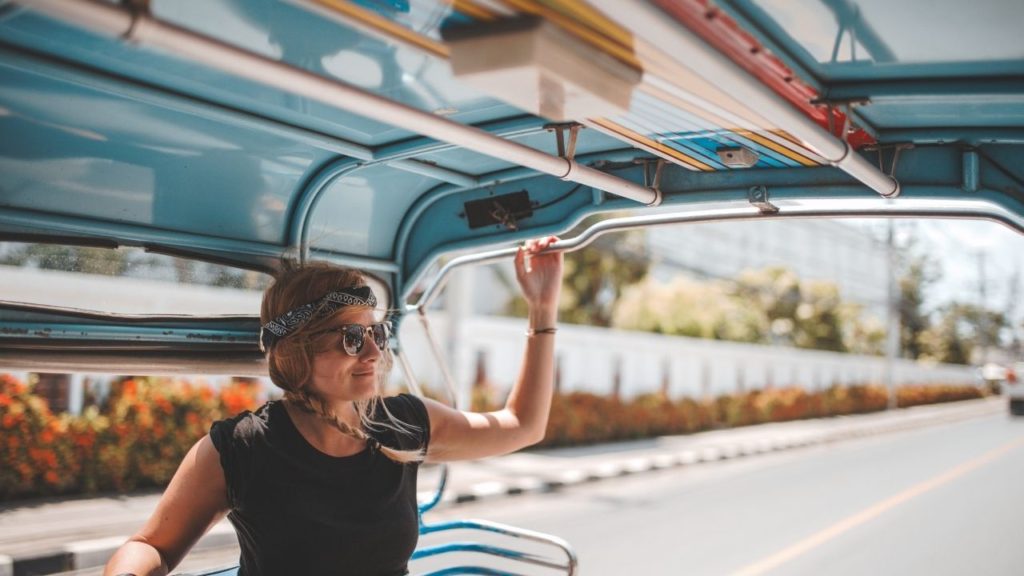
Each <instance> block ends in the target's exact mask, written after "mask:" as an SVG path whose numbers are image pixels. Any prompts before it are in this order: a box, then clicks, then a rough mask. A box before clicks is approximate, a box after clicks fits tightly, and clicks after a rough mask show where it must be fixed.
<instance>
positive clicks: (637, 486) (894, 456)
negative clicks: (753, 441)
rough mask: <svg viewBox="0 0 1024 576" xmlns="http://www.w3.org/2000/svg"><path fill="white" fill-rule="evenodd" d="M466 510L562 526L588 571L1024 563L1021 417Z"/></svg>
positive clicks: (915, 568) (948, 569)
mask: <svg viewBox="0 0 1024 576" xmlns="http://www.w3.org/2000/svg"><path fill="white" fill-rule="evenodd" d="M457 512H458V515H459V516H463V517H465V516H478V517H487V518H490V519H493V520H496V521H500V522H506V523H510V524H515V525H520V526H524V527H528V528H531V529H534V530H539V531H542V532H549V533H553V534H558V535H559V536H561V537H563V538H565V539H566V540H568V541H569V542H570V543H572V544H573V546H574V547H575V548H576V550H577V552H578V555H579V558H580V568H581V574H584V575H586V576H599V575H622V574H637V575H639V574H644V575H654V574H665V575H683V574H686V575H703V574H709V575H719V574H742V575H744V576H754V575H760V574H772V575H795V574H814V575H818V574H829V575H858V576H860V575H864V574H872V575H878V576H883V575H889V574H891V575H900V576H903V575H907V574H929V575H933V576H940V575H950V576H953V575H957V576H959V575H963V574H986V575H1002V574H1005V575H1015V574H1022V573H1024V419H1017V420H1010V419H1008V418H1007V417H1005V416H1002V415H999V416H992V417H986V418H983V419H975V420H971V421H967V422H961V423H957V424H952V425H948V426H943V427H933V428H927V429H923V430H918V431H913V432H905V433H900V434H889V435H884V436H879V437H874V438H870V439H866V440H857V441H851V442H844V443H840V444H836V445H831V446H826V447H817V448H807V449H803V450H796V451H793V452H789V453H785V454H777V455H770V456H764V457H759V458H753V459H748V460H737V461H734V462H728V461H727V462H723V463H720V464H713V465H707V466H701V467H695V468H686V469H677V470H669V471H663V472H658V473H654V474H647V475H644V476H642V477H641V476H637V477H632V478H630V477H627V478H624V479H621V480H613V481H608V482H602V483H599V484H594V485H589V486H583V487H579V488H574V489H571V490H567V491H565V492H562V493H557V494H549V495H542V496H531V497H526V498H522V499H519V500H506V501H504V502H501V503H497V504H491V505H487V506H476V505H471V506H468V507H463V508H461V509H459V510H458V511H457ZM447 515H448V514H447V513H446V514H438V516H439V517H441V516H447ZM428 518H429V517H428ZM467 559H468V558H467ZM433 566H436V564H434V565H433ZM433 566H428V565H426V564H422V563H421V564H420V565H418V566H415V567H416V568H418V569H419V570H414V572H417V571H420V570H423V569H425V568H431V567H433ZM528 573H531V574H533V573H537V574H542V573H544V572H542V571H536V572H534V571H529V572H528ZM548 573H550V572H548Z"/></svg>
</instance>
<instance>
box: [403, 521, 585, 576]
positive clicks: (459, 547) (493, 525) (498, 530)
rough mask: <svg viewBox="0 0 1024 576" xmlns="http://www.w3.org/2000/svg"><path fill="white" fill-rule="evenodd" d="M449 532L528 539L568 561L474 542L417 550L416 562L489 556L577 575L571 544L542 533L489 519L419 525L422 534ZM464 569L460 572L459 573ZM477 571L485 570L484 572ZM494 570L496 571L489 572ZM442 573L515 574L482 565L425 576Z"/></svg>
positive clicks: (572, 575)
mask: <svg viewBox="0 0 1024 576" xmlns="http://www.w3.org/2000/svg"><path fill="white" fill-rule="evenodd" d="M447 530H482V531H485V532H491V533H494V534H500V535H502V536H511V537H513V538H517V539H523V540H529V541H532V542H537V543H540V544H548V545H551V546H554V547H556V548H558V549H559V550H561V551H562V553H563V554H565V562H564V563H562V562H558V561H555V560H551V559H547V558H544V557H542V556H538V555H536V554H532V553H527V552H518V551H515V550H511V549H508V548H503V547H500V546H492V545H489V544H478V543H474V542H452V543H447V544H438V545H436V546H430V547H427V548H422V549H419V550H416V551H415V552H414V553H413V555H412V559H413V560H418V559H423V558H429V557H432V556H437V555H440V554H448V553H452V552H470V553H479V554H486V555H489V556H498V557H501V558H505V559H507V560H512V561H516V562H524V563H527V564H532V565H535V566H542V567H545V568H551V569H554V570H561V571H564V573H565V574H567V575H568V576H574V575H575V574H577V573H578V568H579V561H578V559H577V558H576V552H574V551H573V549H572V547H571V546H570V545H569V543H568V542H566V541H565V540H562V539H561V538H558V537H556V536H551V535H549V534H544V533H541V532H535V531H533V530H526V529H523V528H516V527H515V526H509V525H507V524H499V523H497V522H490V521H487V520H452V521H449V522H439V523H437V524H424V523H422V520H421V523H420V534H421V535H427V534H434V533H437V532H443V531H447ZM459 570H461V571H459ZM476 570H485V571H483V572H480V571H476ZM486 570H493V571H486ZM442 574H502V575H505V574H508V575H515V574H516V573H514V572H503V571H499V570H497V569H493V568H485V567H480V566H462V567H453V568H444V569H442V570H439V571H434V572H430V573H428V574H425V575H424V576H440V575H442Z"/></svg>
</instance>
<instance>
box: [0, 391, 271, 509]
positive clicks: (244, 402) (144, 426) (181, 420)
mask: <svg viewBox="0 0 1024 576" xmlns="http://www.w3.org/2000/svg"><path fill="white" fill-rule="evenodd" d="M257 401H258V398H257V388H256V387H255V386H253V385H252V384H247V383H244V382H243V383H234V384H232V385H229V386H225V387H223V388H221V389H220V391H218V392H214V391H213V390H211V389H210V388H209V387H206V386H197V385H194V384H192V383H189V382H185V381H174V380H170V379H166V378H138V379H136V378H129V379H125V380H122V381H120V382H118V383H116V384H115V385H114V386H113V388H112V390H111V393H110V395H109V396H108V397H107V399H106V401H105V402H104V405H103V406H102V407H99V408H97V407H90V408H88V409H86V410H85V411H84V413H83V414H82V415H80V416H72V415H69V414H62V415H59V416H57V415H54V414H52V413H51V412H50V410H49V408H48V407H47V406H46V402H45V401H43V400H42V399H41V398H39V397H37V396H34V395H33V394H31V391H30V390H29V387H28V386H27V385H26V384H24V383H22V382H19V381H17V380H16V379H14V378H12V377H10V376H6V375H3V376H0V432H2V434H3V443H2V445H0V457H2V458H0V500H8V499H11V498H24V497H29V496H40V495H47V494H61V493H92V492H97V491H105V490H117V491H121V492H124V491H128V490H132V489H135V488H139V487H143V486H162V485H165V484H166V483H167V482H168V481H169V480H170V478H171V476H172V475H173V474H174V472H175V470H176V469H177V467H178V463H179V462H180V461H181V459H182V458H183V457H184V455H185V453H186V452H188V450H189V448H191V447H192V445H193V444H194V443H195V442H196V441H197V440H198V439H199V438H201V437H202V436H203V435H204V434H206V433H207V431H208V430H209V427H210V424H211V423H212V422H213V421H214V420H217V419H220V418H224V417H225V416H229V415H233V414H235V413H237V412H240V411H242V410H251V409H254V408H255V407H256V405H257Z"/></svg>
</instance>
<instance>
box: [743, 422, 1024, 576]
mask: <svg viewBox="0 0 1024 576" xmlns="http://www.w3.org/2000/svg"><path fill="white" fill-rule="evenodd" d="M1022 445H1024V438H1018V439H1017V440H1014V441H1011V442H1007V443H1006V444H1003V445H1002V446H1000V447H998V448H994V449H992V450H989V451H988V452H986V453H984V454H982V455H981V456H979V457H977V458H975V459H974V460H970V461H968V462H964V463H963V464H960V465H959V466H957V467H955V468H953V469H951V470H949V471H947V472H945V473H943V474H940V475H938V476H935V477H934V478H931V479H930V480H925V481H924V482H921V483H920V484H916V485H914V486H911V487H910V488H908V489H906V490H904V491H903V492H900V493H899V494H896V495H895V496H892V497H890V498H886V499H885V500H882V501H881V502H878V503H877V504H875V505H873V506H871V507H870V508H867V509H865V510H863V511H861V512H858V513H857V514H854V515H852V516H848V517H846V518H844V519H842V520H840V521H839V522H836V523H835V524H833V525H831V526H829V527H828V528H825V529H824V530H821V531H820V532H818V533H817V534H814V535H812V536H810V537H808V538H804V539H803V540H801V541H799V542H797V543H796V544H793V545H792V546H788V547H786V548H784V549H782V550H780V551H778V552H776V553H775V554H772V555H771V556H768V557H767V558H764V559H762V560H758V561H757V562H754V563H752V564H747V565H746V566H744V567H742V568H740V569H739V570H737V571H736V572H733V573H732V574H733V576H757V575H759V574H764V573H765V572H768V571H769V570H772V569H775V568H777V567H779V566H781V565H782V564H785V563H786V562H789V561H790V560H793V559H794V558H797V557H799V556H801V555H803V554H806V553H807V552H809V551H811V550H813V549H814V548H817V547H818V546H821V545H822V544H824V543H826V542H828V541H829V540H832V539H834V538H836V537H838V536H840V535H841V534H843V533H844V532H847V531H849V530H851V529H853V528H856V527H857V526H860V525H861V524H864V523H866V522H868V521H870V520H873V519H875V518H876V517H878V516H881V515H882V514H884V513H885V512H888V511H889V510H891V509H893V508H895V507H896V506H899V505H900V504H903V503H904V502H907V501H908V500H911V499H913V498H916V497H917V496H920V495H922V494H924V493H926V492H928V491H930V490H934V489H935V488H938V487H939V486H942V485H943V484H948V483H950V482H952V481H953V480H955V479H957V478H959V477H960V476H963V475H964V474H967V473H968V472H971V471H972V470H976V469H978V468H981V467H982V466H984V465H985V464H988V463H990V462H992V461H993V460H995V459H997V458H999V457H1001V456H1003V455H1005V454H1006V453H1007V452H1009V451H1011V450H1013V449H1015V448H1019V447H1020V446H1022Z"/></svg>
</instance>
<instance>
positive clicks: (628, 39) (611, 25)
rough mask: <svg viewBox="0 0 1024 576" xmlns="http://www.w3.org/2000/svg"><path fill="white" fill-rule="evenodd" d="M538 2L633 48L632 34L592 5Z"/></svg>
mask: <svg viewBox="0 0 1024 576" xmlns="http://www.w3.org/2000/svg"><path fill="white" fill-rule="evenodd" d="M537 3H538V4H544V5H547V6H548V7H550V8H551V9H553V10H557V11H558V12H561V13H563V14H565V15H566V16H568V17H569V18H572V19H575V20H578V21H580V22H582V23H583V24H586V25H587V26H589V27H591V28H593V29H594V30H596V31H598V32H600V33H601V34H603V35H605V36H607V37H608V38H609V39H611V40H613V41H615V42H617V43H618V44H619V45H620V46H623V47H625V48H629V49H630V50H632V48H633V34H632V33H630V32H629V30H626V28H624V27H623V26H620V25H619V24H618V23H617V22H615V21H614V20H612V19H610V18H608V17H607V16H605V15H604V13H602V12H600V11H599V10H597V9H596V8H594V7H593V6H591V5H589V4H587V3H586V2H583V1H581V0H538V1H537Z"/></svg>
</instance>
